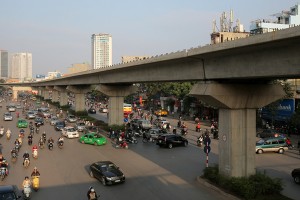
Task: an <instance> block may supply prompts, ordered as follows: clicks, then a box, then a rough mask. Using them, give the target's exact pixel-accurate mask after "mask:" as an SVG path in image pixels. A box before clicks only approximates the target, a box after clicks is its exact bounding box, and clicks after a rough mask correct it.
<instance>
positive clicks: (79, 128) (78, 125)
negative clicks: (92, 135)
mask: <svg viewBox="0 0 300 200" xmlns="http://www.w3.org/2000/svg"><path fill="white" fill-rule="evenodd" d="M75 128H76V129H77V131H80V132H83V131H84V130H85V129H86V127H85V123H84V122H77V123H76V124H75Z"/></svg>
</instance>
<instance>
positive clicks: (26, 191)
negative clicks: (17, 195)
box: [23, 185, 31, 200]
mask: <svg viewBox="0 0 300 200" xmlns="http://www.w3.org/2000/svg"><path fill="white" fill-rule="evenodd" d="M30 195H31V188H30V185H26V186H24V190H23V199H26V200H27V199H30Z"/></svg>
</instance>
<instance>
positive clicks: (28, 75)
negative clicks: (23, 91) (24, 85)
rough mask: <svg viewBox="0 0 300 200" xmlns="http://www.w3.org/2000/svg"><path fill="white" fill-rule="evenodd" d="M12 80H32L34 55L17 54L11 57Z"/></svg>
mask: <svg viewBox="0 0 300 200" xmlns="http://www.w3.org/2000/svg"><path fill="white" fill-rule="evenodd" d="M10 76H11V78H16V79H19V80H20V81H26V80H31V79H32V54H31V53H15V54H13V55H12V56H11V74H10Z"/></svg>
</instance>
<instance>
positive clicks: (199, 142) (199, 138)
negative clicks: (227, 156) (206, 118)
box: [197, 135, 203, 147]
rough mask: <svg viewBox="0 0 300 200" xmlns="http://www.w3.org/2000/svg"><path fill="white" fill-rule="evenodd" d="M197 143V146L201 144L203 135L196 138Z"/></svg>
mask: <svg viewBox="0 0 300 200" xmlns="http://www.w3.org/2000/svg"><path fill="white" fill-rule="evenodd" d="M197 145H198V146H199V147H201V146H202V145H203V136H202V135H200V136H199V137H198V138H197Z"/></svg>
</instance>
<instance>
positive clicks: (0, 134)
mask: <svg viewBox="0 0 300 200" xmlns="http://www.w3.org/2000/svg"><path fill="white" fill-rule="evenodd" d="M3 135H4V128H0V136H1V137H2V136H3Z"/></svg>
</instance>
